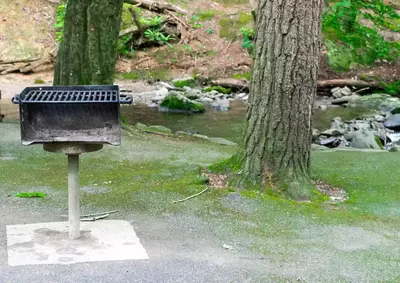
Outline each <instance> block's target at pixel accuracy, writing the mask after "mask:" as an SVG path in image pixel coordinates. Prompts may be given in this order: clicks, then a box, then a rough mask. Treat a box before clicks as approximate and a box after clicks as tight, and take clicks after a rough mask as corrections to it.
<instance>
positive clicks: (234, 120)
mask: <svg viewBox="0 0 400 283" xmlns="http://www.w3.org/2000/svg"><path fill="white" fill-rule="evenodd" d="M366 112H367V110H366V109H364V108H343V107H333V108H328V109H327V110H324V111H322V110H315V113H314V128H317V129H319V130H324V129H327V128H329V126H330V121H331V119H332V118H334V117H341V118H342V119H343V120H348V119H352V118H357V117H360V116H361V115H363V114H365V113H366ZM0 115H4V118H3V122H18V119H19V114H18V106H17V105H14V104H12V103H11V102H10V101H8V100H4V99H2V100H0ZM245 115H246V105H245V104H244V103H243V102H242V101H231V109H230V110H229V111H227V112H221V111H217V110H213V109H211V107H209V106H208V107H207V108H206V112H205V113H204V114H192V115H188V114H177V113H166V112H159V111H158V110H157V108H149V107H147V106H146V105H144V104H137V105H122V106H121V116H122V117H123V119H124V120H125V121H126V122H127V123H128V124H132V125H135V124H136V123H138V122H140V123H143V124H146V125H161V126H165V127H167V128H170V129H171V130H172V131H173V132H176V131H195V132H199V133H200V134H203V135H207V136H211V137H221V138H226V139H229V140H232V141H234V142H239V140H240V137H241V134H242V130H243V121H244V118H245ZM0 117H1V116H0ZM0 120H1V119H0Z"/></svg>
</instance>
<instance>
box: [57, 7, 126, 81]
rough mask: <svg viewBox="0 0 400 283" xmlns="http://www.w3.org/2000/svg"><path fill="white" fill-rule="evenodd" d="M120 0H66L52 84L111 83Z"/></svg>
mask: <svg viewBox="0 0 400 283" xmlns="http://www.w3.org/2000/svg"><path fill="white" fill-rule="evenodd" d="M122 4H123V0H69V1H68V4H67V11H66V15H65V24H64V36H63V37H64V38H63V41H62V43H61V45H60V50H59V52H58V55H57V62H56V67H55V70H54V85H94V84H112V83H113V81H114V68H115V61H116V55H117V54H116V47H117V40H118V34H119V28H120V24H121V12H122Z"/></svg>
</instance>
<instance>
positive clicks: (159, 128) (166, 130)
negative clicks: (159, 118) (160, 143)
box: [144, 125, 172, 135]
mask: <svg viewBox="0 0 400 283" xmlns="http://www.w3.org/2000/svg"><path fill="white" fill-rule="evenodd" d="M144 131H145V132H148V133H155V134H164V135H172V131H171V129H169V128H167V127H164V126H158V125H155V126H149V127H147V128H146V129H145V130H144Z"/></svg>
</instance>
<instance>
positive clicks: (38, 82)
mask: <svg viewBox="0 0 400 283" xmlns="http://www.w3.org/2000/svg"><path fill="white" fill-rule="evenodd" d="M33 83H34V84H44V83H45V81H44V80H42V79H41V78H36V79H35V81H34V82H33Z"/></svg>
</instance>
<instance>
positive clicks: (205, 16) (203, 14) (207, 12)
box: [196, 10, 216, 21]
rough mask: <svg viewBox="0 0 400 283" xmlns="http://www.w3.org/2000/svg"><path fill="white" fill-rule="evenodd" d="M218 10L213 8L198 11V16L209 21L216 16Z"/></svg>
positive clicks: (201, 19)
mask: <svg viewBox="0 0 400 283" xmlns="http://www.w3.org/2000/svg"><path fill="white" fill-rule="evenodd" d="M215 14H216V12H215V11H213V10H204V11H197V12H196V16H197V17H198V18H199V20H200V21H209V20H212V19H213V18H214V16H215Z"/></svg>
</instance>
